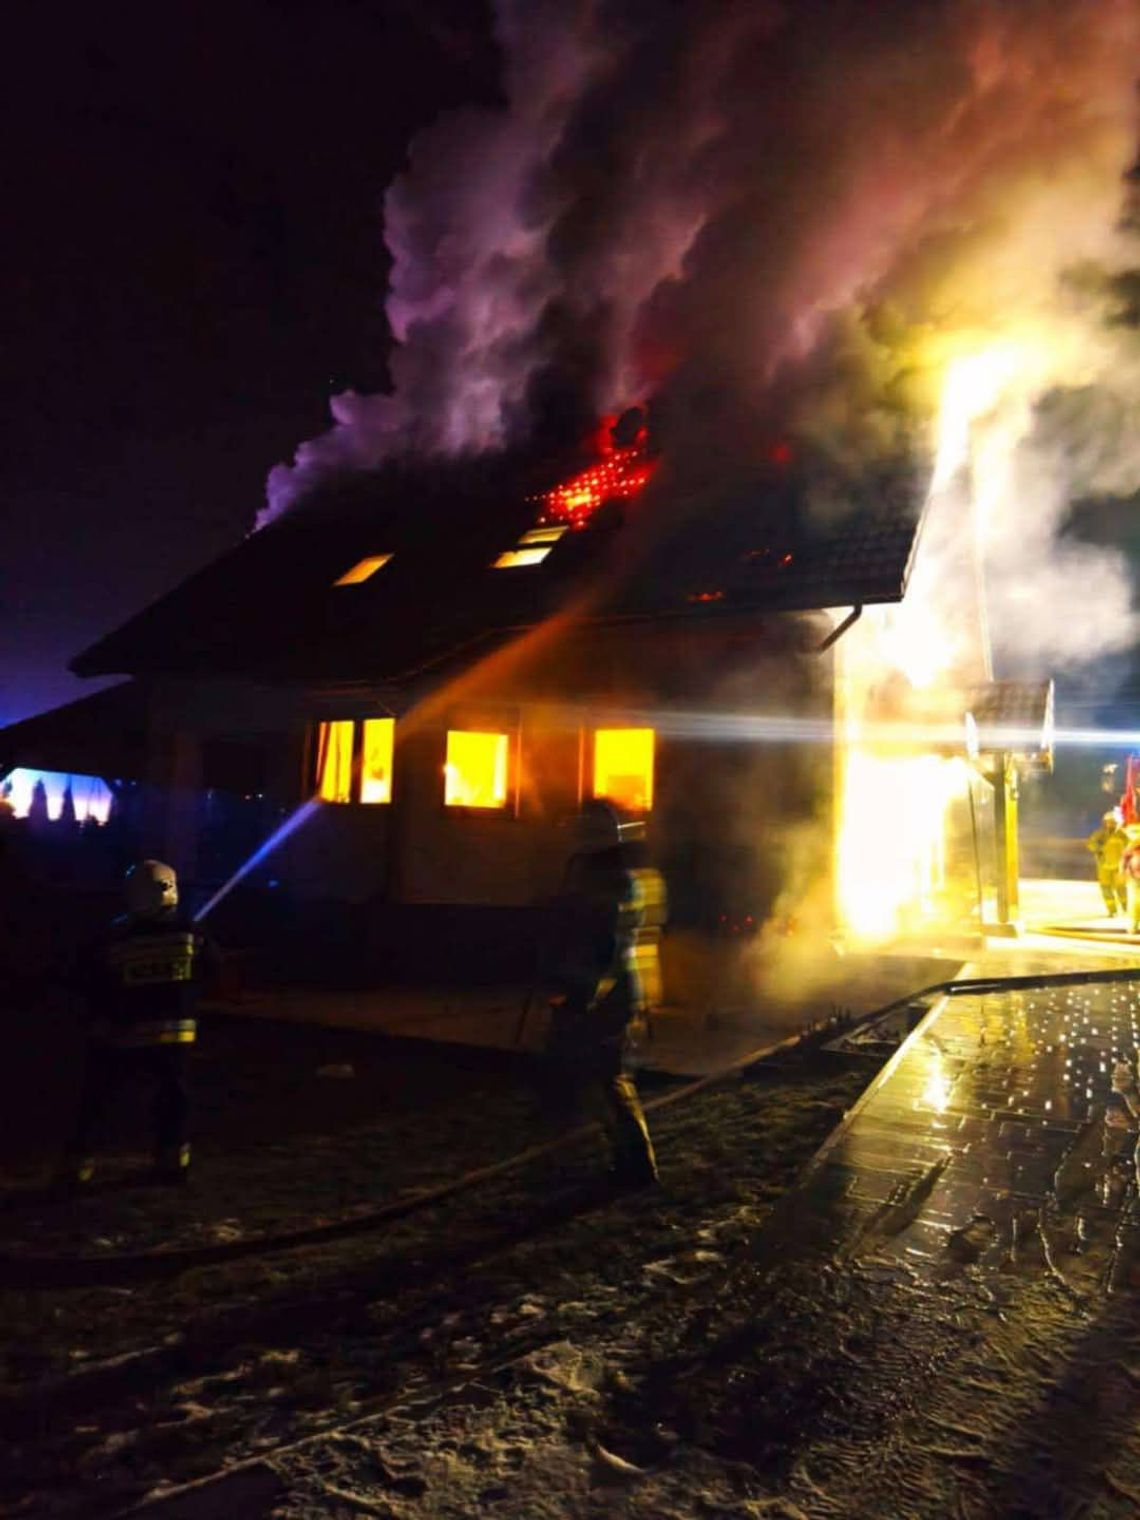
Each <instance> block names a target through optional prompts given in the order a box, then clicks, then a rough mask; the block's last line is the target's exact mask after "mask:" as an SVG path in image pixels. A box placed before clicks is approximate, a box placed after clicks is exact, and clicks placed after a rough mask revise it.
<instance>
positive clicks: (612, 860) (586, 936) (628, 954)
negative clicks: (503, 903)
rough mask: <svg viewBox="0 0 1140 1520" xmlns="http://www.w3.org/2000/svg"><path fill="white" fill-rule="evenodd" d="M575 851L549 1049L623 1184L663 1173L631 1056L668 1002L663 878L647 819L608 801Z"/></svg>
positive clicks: (593, 809) (579, 833)
mask: <svg viewBox="0 0 1140 1520" xmlns="http://www.w3.org/2000/svg"><path fill="white" fill-rule="evenodd" d="M575 832H576V839H575V850H574V853H573V855H572V856H571V859H570V861H569V863H568V865H567V868H566V875H565V878H564V881H563V887H562V892H561V894H560V896H559V898H558V900H557V903H556V922H557V953H556V956H555V965H554V971H553V974H552V976H551V988H550V1003H551V1015H552V1018H551V1036H550V1044H549V1048H548V1054H549V1056H550V1058H551V1061H552V1063H553V1064H554V1066H555V1067H556V1069H557V1070H558V1072H559V1075H560V1077H564V1078H568V1079H569V1086H570V1087H571V1089H572V1092H573V1095H574V1097H575V1098H576V1099H577V1101H578V1103H579V1104H580V1105H581V1106H583V1107H584V1108H586V1109H587V1111H589V1112H592V1113H594V1114H596V1115H597V1117H598V1118H600V1119H601V1121H602V1124H603V1126H604V1128H605V1131H606V1135H607V1137H608V1139H609V1143H610V1148H611V1152H612V1158H613V1177H614V1180H615V1181H616V1182H617V1183H618V1184H619V1185H622V1186H628V1187H644V1186H648V1185H650V1184H652V1183H654V1182H656V1180H657V1162H656V1158H655V1156H654V1153H653V1142H652V1141H651V1140H650V1138H649V1128H648V1126H647V1124H646V1122H645V1114H644V1111H643V1110H642V1107H641V1100H640V1099H639V1097H638V1094H637V1086H636V1084H635V1082H634V1079H633V1076H632V1074H631V1072H630V1069H629V1056H630V1054H631V1051H632V1046H633V1039H634V1036H635V1033H636V1030H637V1027H638V1025H639V1024H640V1023H642V1022H643V1021H644V1019H645V1016H646V1014H647V1013H648V1011H649V1009H650V1008H651V1007H652V1005H653V1004H654V1003H655V1002H656V1001H659V999H660V982H661V976H660V960H659V943H660V938H661V929H662V926H663V925H664V922H665V916H666V895H665V883H664V881H663V879H662V877H661V875H660V873H659V872H657V871H654V870H650V869H648V868H647V867H645V866H644V865H642V864H641V863H640V862H639V860H638V858H637V853H636V851H637V844H636V841H637V840H638V839H639V838H640V837H642V836H643V835H644V824H641V823H623V822H622V821H621V818H620V816H619V814H618V812H617V810H616V809H615V808H613V807H612V806H611V805H610V804H609V803H607V802H592V803H589V804H587V806H586V807H585V808H583V810H582V813H581V814H580V816H579V817H578V819H577V820H576V825H575Z"/></svg>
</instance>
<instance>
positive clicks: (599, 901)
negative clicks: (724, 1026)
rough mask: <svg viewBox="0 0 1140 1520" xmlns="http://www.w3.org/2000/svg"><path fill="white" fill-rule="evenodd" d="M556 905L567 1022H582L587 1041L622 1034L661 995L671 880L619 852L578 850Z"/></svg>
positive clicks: (558, 983)
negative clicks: (663, 937)
mask: <svg viewBox="0 0 1140 1520" xmlns="http://www.w3.org/2000/svg"><path fill="white" fill-rule="evenodd" d="M615 856H616V857H617V858H615ZM557 909H558V918H559V953H558V958H557V961H556V964H555V967H554V974H553V977H552V982H553V986H554V989H555V991H556V993H557V994H558V995H559V996H560V997H561V998H562V999H563V1000H564V1008H565V1014H564V1015H563V1022H565V1021H566V1020H567V1019H569V1020H572V1021H575V1022H580V1024H581V1026H582V1027H581V1029H580V1035H581V1037H582V1038H583V1039H586V1040H590V1039H597V1040H607V1039H613V1038H615V1037H618V1036H620V1035H622V1034H623V1032H624V1030H625V1028H626V1025H627V1024H628V1023H629V1022H630V1021H631V1020H632V1019H634V1018H637V1017H639V1016H641V1015H643V1014H644V1013H645V1012H646V1011H647V1010H648V1009H649V1008H651V1007H653V1006H654V1005H655V1004H656V1003H658V1002H660V999H661V972H660V956H659V947H660V941H661V930H662V928H663V926H664V924H665V919H666V914H667V901H666V892H665V882H664V880H663V878H662V876H661V874H660V872H659V871H654V870H649V869H644V868H643V869H630V868H629V867H627V866H626V865H625V864H624V862H623V861H622V860H621V858H620V853H619V852H617V851H606V852H602V853H600V854H596V855H578V856H575V857H574V859H573V860H572V861H571V862H570V866H569V868H568V870H567V873H566V881H565V883H564V887H563V891H562V894H561V896H560V897H559V899H558V903H557Z"/></svg>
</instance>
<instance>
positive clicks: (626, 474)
mask: <svg viewBox="0 0 1140 1520" xmlns="http://www.w3.org/2000/svg"><path fill="white" fill-rule="evenodd" d="M614 421H615V419H614V418H612V417H611V418H607V419H606V420H605V421H604V422H603V424H602V426H601V427H600V428H599V430H598V450H599V454H600V456H601V457H600V458H599V460H598V462H597V464H594V465H591V466H590V468H589V469H588V470H583V471H582V472H581V474H579V475H574V476H572V477H571V478H570V479H569V480H566V481H563V482H562V484H561V485H559V486H555V487H554V489H553V490H552V491H547V492H545V493H544V494H543V495H542V496H540V497H538V498H537V500H539V501H540V502H541V503H542V517H541V519H540V521H542V522H564V523H569V525H570V526H571V527H572V528H582V527H585V525H586V523H587V522H588V521H589V519H590V518H591V517H592V516H593V514H594V512H596V511H597V509H598V508H599V507H600V506H601V505H602V503H603V502H606V501H614V500H619V499H620V500H625V499H628V498H629V497H631V496H636V495H637V493H638V492H639V491H640V490H641V489H642V487H643V486H644V485H645V484H646V483H647V482H648V480H649V478H650V476H651V475H652V474H653V471H654V468H655V466H656V461H655V460H653V459H650V458H648V457H647V452H646V439H645V433H644V429H643V430H642V432H641V433H640V434H639V436H638V437H637V438H636V439H635V440H634V442H632V443H630V444H627V445H625V446H619V445H617V444H615V443H614V442H613V438H612V434H611V430H612V426H613V423H614Z"/></svg>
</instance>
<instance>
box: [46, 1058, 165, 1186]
mask: <svg viewBox="0 0 1140 1520" xmlns="http://www.w3.org/2000/svg"><path fill="white" fill-rule="evenodd" d="M192 1049H193V1046H192V1045H188V1044H171V1045H138V1046H119V1045H110V1044H93V1045H91V1046H89V1047H88V1050H87V1059H86V1062H85V1064H84V1070H83V1085H82V1087H81V1089H80V1095H79V1111H78V1114H77V1116H76V1121H75V1128H74V1130H73V1131H72V1134H71V1138H70V1141H69V1142H68V1146H67V1156H68V1157H69V1159H72V1160H80V1159H84V1158H87V1157H89V1156H90V1155H91V1154H92V1152H93V1151H94V1150H95V1149H96V1148H97V1146H98V1144H99V1143H100V1141H101V1140H102V1139H103V1136H104V1134H105V1131H106V1129H107V1127H108V1122H109V1120H110V1118H111V1114H112V1111H113V1110H114V1109H116V1108H117V1107H118V1106H119V1101H120V1099H121V1097H122V1095H123V1091H124V1089H125V1088H138V1087H141V1086H144V1085H149V1086H150V1087H151V1088H152V1137H153V1146H154V1159H155V1164H156V1165H157V1166H159V1167H162V1168H163V1169H166V1170H172V1171H180V1170H184V1169H185V1168H186V1167H187V1166H188V1165H189V1161H190V1146H189V1139H188V1134H189V1129H188V1126H189V1117H190V1099H189V1090H188V1077H189V1057H190V1051H191V1050H192Z"/></svg>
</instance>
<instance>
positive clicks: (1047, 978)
mask: <svg viewBox="0 0 1140 1520" xmlns="http://www.w3.org/2000/svg"><path fill="white" fill-rule="evenodd" d="M1134 981H1140V966H1125V967H1119V968H1116V967H1114V968H1112V969H1110V970H1102V971H1061V972H1043V973H1039V974H1035V975H1025V976H991V977H969V978H965V979H962V980H954V979H950V980H947V981H941V982H932V983H930V984H929V985H928V986H926V987H922V988H920V989H918V990H917V991H915V992H911V993H908V994H906V995H905V996H904V997H900V998H896V999H894V1000H893V1001H892V1002H890V1003H886V1004H883V1005H881V1006H880V1007H878V1008H875V1009H873V1010H872V1011H870V1012H868V1013H866V1014H862V1015H860V1016H859V1017H858V1018H855V1019H852V1020H850V1021H848V1022H845V1023H844V1024H843V1025H842V1026H841V1027H840V1028H839V1029H838V1030H837V1029H836V1026H835V1025H834V1024H829V1025H825V1026H822V1028H821V1026H818V1025H812V1026H809V1027H808V1028H807V1029H805V1030H801V1031H799V1032H798V1033H796V1034H793V1035H788V1036H787V1037H786V1038H784V1039H782V1040H776V1041H773V1042H772V1043H770V1044H768V1045H764V1046H761V1047H759V1048H758V1049H756V1050H751V1051H748V1052H747V1053H746V1054H745V1055H743V1056H739V1057H737V1058H736V1059H735V1060H734V1061H731V1062H729V1063H728V1064H727V1065H725V1066H720V1067H717V1068H716V1069H715V1070H714V1071H711V1072H708V1073H706V1074H705V1075H704V1076H701V1077H697V1078H695V1079H694V1080H693V1081H691V1082H686V1083H684V1084H683V1085H682V1086H680V1087H676V1088H673V1089H672V1090H671V1091H670V1092H666V1093H662V1094H660V1095H659V1096H657V1097H655V1098H651V1099H649V1100H648V1101H647V1102H646V1103H645V1105H644V1107H645V1110H646V1112H647V1113H652V1112H656V1111H657V1110H660V1109H663V1108H668V1107H669V1106H671V1105H672V1104H674V1103H680V1102H681V1101H682V1100H684V1099H686V1098H690V1097H693V1096H694V1095H695V1094H696V1093H699V1092H703V1091H705V1090H706V1089H707V1088H710V1087H713V1086H715V1085H717V1084H719V1083H721V1082H725V1081H730V1080H732V1079H733V1078H735V1077H740V1076H742V1075H743V1074H744V1073H745V1072H747V1071H748V1070H750V1069H751V1068H752V1067H755V1066H758V1065H760V1064H761V1063H762V1062H765V1061H769V1060H771V1059H773V1058H774V1057H777V1056H779V1055H781V1054H791V1053H792V1052H794V1051H795V1050H797V1049H808V1048H812V1047H814V1046H816V1045H818V1044H819V1043H821V1035H822V1036H823V1037H824V1038H832V1037H834V1036H835V1035H836V1034H837V1033H844V1034H848V1033H851V1032H853V1031H854V1030H857V1029H860V1028H866V1027H867V1026H868V1025H871V1024H874V1023H876V1022H878V1021H879V1020H880V1019H883V1018H886V1017H888V1016H889V1015H890V1014H892V1013H895V1012H898V1011H900V1010H901V1009H904V1008H909V1007H913V1006H914V1005H916V1004H919V1003H923V1002H926V1001H928V1000H929V999H931V998H934V997H984V996H986V995H987V994H990V993H1007V992H1019V991H1041V990H1044V989H1047V988H1050V987H1067V986H1075V985H1096V984H1104V983H1114V982H1134ZM596 1128H597V1124H596V1123H589V1124H581V1125H578V1126H577V1127H575V1128H574V1129H571V1130H568V1131H567V1132H566V1133H564V1134H561V1135H558V1136H556V1137H555V1138H553V1139H551V1140H546V1141H543V1142H541V1143H539V1144H536V1145H531V1146H527V1147H526V1148H525V1149H524V1150H521V1151H518V1152H516V1153H515V1154H514V1155H513V1156H508V1157H506V1158H505V1159H504V1160H502V1161H496V1162H492V1163H491V1164H490V1165H488V1166H482V1167H478V1168H476V1169H475V1170H474V1171H470V1172H465V1173H463V1174H462V1175H461V1176H459V1177H456V1178H453V1179H452V1180H451V1181H449V1182H443V1183H440V1184H438V1185H437V1186H435V1187H430V1188H424V1189H423V1190H421V1191H420V1192H417V1193H414V1194H413V1195H412V1196H411V1197H408V1198H401V1199H397V1200H395V1201H393V1202H391V1203H387V1204H381V1205H380V1206H379V1207H377V1208H374V1209H369V1210H368V1211H367V1212H364V1213H359V1214H355V1215H353V1216H351V1217H350V1218H347V1219H339V1220H333V1221H330V1222H327V1223H322V1224H316V1225H311V1226H308V1227H306V1228H303V1229H297V1230H287V1231H282V1232H281V1233H279V1234H276V1235H257V1236H253V1237H251V1238H249V1239H247V1240H237V1241H228V1242H224V1243H218V1244H214V1245H208V1246H193V1247H188V1248H186V1249H184V1250H176V1251H163V1250H161V1249H160V1250H153V1251H139V1252H133V1253H119V1254H116V1255H107V1256H74V1257H61V1256H48V1257H44V1256H29V1255H7V1256H0V1287H8V1288H88V1287H100V1286H108V1285H121V1284H127V1283H139V1282H156V1281H163V1280H166V1279H169V1278H173V1277H177V1276H180V1275H181V1274H182V1273H184V1272H189V1271H193V1270H196V1269H198V1268H202V1267H211V1266H217V1265H221V1264H223V1263H228V1262H233V1261H238V1260H241V1259H243V1258H246V1257H253V1256H268V1255H271V1254H275V1253H277V1252H279V1251H292V1250H298V1249H300V1248H302V1247H305V1246H314V1245H323V1244H328V1243H331V1242H334V1241H340V1240H347V1239H350V1238H352V1237H353V1236H357V1235H366V1234H370V1233H372V1232H373V1231H375V1230H379V1229H383V1227H384V1226H385V1225H389V1224H394V1223H396V1222H397V1221H398V1220H403V1219H407V1218H408V1217H409V1216H410V1215H413V1214H417V1213H419V1212H420V1211H421V1210H424V1209H429V1208H432V1207H434V1206H435V1205H437V1204H440V1203H443V1202H445V1201H446V1200H447V1199H449V1198H453V1197H455V1196H457V1195H458V1194H460V1193H465V1192H467V1191H469V1190H470V1189H473V1188H476V1187H478V1186H480V1185H481V1184H482V1183H485V1182H489V1181H491V1180H492V1179H494V1178H497V1177H502V1176H505V1175H507V1174H508V1173H510V1172H512V1171H515V1170H517V1169H518V1168H520V1167H523V1166H526V1165H527V1164H528V1163H530V1162H532V1161H536V1160H538V1159H540V1158H541V1157H543V1156H547V1155H551V1154H553V1153H554V1152H556V1151H559V1150H562V1149H564V1148H566V1147H568V1146H570V1145H573V1144H575V1143H577V1142H578V1141H579V1140H581V1139H583V1138H584V1137H585V1136H586V1135H588V1134H590V1133H592V1132H593V1131H594V1130H595V1129H596Z"/></svg>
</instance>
